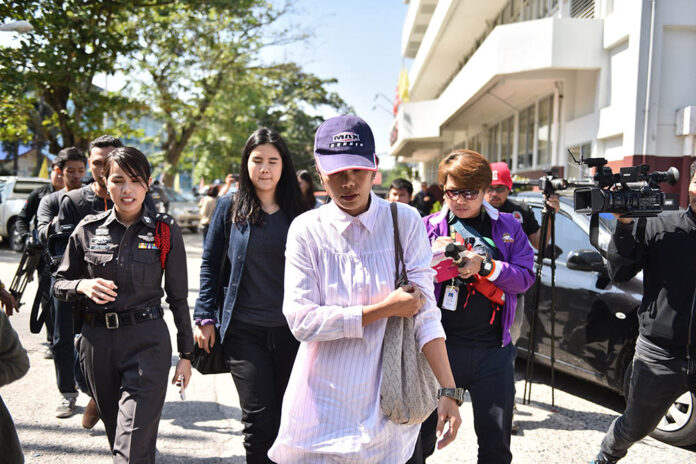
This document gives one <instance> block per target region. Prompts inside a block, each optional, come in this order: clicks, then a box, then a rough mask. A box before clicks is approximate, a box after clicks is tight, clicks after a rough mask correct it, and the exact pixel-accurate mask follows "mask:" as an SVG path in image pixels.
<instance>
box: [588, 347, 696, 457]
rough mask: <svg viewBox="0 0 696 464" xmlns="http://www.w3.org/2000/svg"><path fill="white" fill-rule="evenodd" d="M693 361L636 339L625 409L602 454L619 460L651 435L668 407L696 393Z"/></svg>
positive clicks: (615, 424)
mask: <svg viewBox="0 0 696 464" xmlns="http://www.w3.org/2000/svg"><path fill="white" fill-rule="evenodd" d="M694 371H696V361H694V360H693V359H692V360H691V361H688V360H687V359H686V358H683V357H677V356H673V355H671V354H670V353H669V351H668V350H665V349H663V348H661V347H659V346H657V345H654V344H653V343H651V342H650V341H649V340H647V339H645V338H644V337H643V336H640V337H638V341H637V342H636V352H635V355H634V356H633V371H632V374H631V384H630V387H629V392H628V397H627V398H626V410H625V411H624V413H623V414H622V415H621V416H619V417H618V418H617V419H616V420H614V422H612V424H611V425H610V426H609V431H607V434H606V435H605V436H604V440H602V445H601V451H602V453H604V454H605V455H607V457H609V458H612V459H620V458H622V457H624V456H625V455H626V452H627V451H628V448H629V447H630V446H631V445H633V444H634V443H635V442H637V441H639V440H642V439H643V438H645V437H646V436H647V435H648V434H649V433H650V432H652V431H653V430H654V429H655V427H656V426H657V424H659V423H660V420H661V419H662V417H663V416H664V415H665V413H666V412H667V410H668V409H669V407H670V405H671V404H672V403H673V402H674V401H675V400H676V399H677V398H679V397H680V396H681V395H682V394H683V393H685V392H687V391H691V392H696V373H695V372H694Z"/></svg>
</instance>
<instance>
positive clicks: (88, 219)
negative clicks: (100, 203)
mask: <svg viewBox="0 0 696 464" xmlns="http://www.w3.org/2000/svg"><path fill="white" fill-rule="evenodd" d="M110 212H111V210H107V211H100V212H98V213H96V214H88V215H87V216H85V217H84V219H82V222H84V223H88V222H94V221H98V220H99V219H104V218H105V217H106V216H108V215H109V213H110Z"/></svg>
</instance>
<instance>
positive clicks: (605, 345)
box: [511, 192, 696, 446]
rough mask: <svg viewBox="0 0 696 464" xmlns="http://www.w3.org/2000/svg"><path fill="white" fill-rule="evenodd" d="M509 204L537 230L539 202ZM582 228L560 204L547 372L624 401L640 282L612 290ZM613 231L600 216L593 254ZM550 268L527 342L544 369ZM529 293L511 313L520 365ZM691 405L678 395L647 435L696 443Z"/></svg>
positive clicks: (583, 221)
mask: <svg viewBox="0 0 696 464" xmlns="http://www.w3.org/2000/svg"><path fill="white" fill-rule="evenodd" d="M511 199H513V200H515V201H517V202H524V203H526V204H527V205H529V206H531V207H532V210H533V211H534V214H535V216H536V218H537V221H539V223H540V224H541V209H542V204H543V199H542V196H541V194H539V193H534V192H525V193H521V194H518V195H516V196H515V197H511ZM589 223H590V221H589V216H586V215H581V214H577V213H575V211H574V210H573V201H572V198H569V197H565V196H561V209H560V211H559V213H558V214H557V215H556V223H555V226H556V227H555V228H556V237H555V240H556V247H557V248H556V255H557V258H556V316H555V322H556V327H555V329H556V333H555V340H556V346H555V350H556V351H555V357H556V362H555V367H556V368H557V369H558V370H559V371H563V372H564V373H567V374H570V375H573V376H576V377H579V378H582V379H585V380H589V381H591V382H594V383H598V384H600V385H603V386H605V387H609V388H611V389H612V390H614V391H617V392H619V393H621V394H625V393H627V389H628V385H629V379H630V376H631V372H630V371H631V360H632V358H633V352H634V350H635V341H636V338H637V336H638V318H637V314H636V311H637V309H638V307H639V305H640V301H641V298H642V292H643V274H642V272H640V273H638V275H636V276H635V277H634V278H633V279H631V280H630V281H628V282H625V283H614V282H612V281H611V280H610V279H609V275H608V273H607V268H606V263H605V261H604V260H603V258H602V257H601V255H600V254H599V253H598V252H597V250H595V249H594V248H593V247H592V245H590V239H589ZM615 224H616V220H615V219H614V218H613V216H612V215H601V216H600V232H599V245H600V247H602V248H604V249H606V248H607V245H608V244H609V241H610V239H611V233H612V232H613V230H614V227H615ZM547 255H549V253H547ZM535 262H536V261H535ZM550 264H551V261H550V259H546V261H545V263H544V267H543V270H542V287H541V295H540V299H539V312H538V316H537V317H538V318H537V327H536V336H535V341H536V357H535V359H536V361H537V362H539V363H541V364H545V365H550V353H551V288H550V283H551V269H550V267H549V266H550ZM534 288H535V287H534V286H533V287H532V288H531V289H530V290H529V291H528V292H527V293H526V294H525V297H524V312H523V317H522V314H519V313H518V316H519V317H517V320H516V327H515V328H514V329H516V330H519V333H520V337H519V339H518V340H517V343H516V345H517V348H518V350H519V353H520V355H521V356H522V357H526V355H527V349H528V346H529V345H528V339H529V320H531V314H532V304H533V301H532V299H533V292H534ZM520 324H521V327H520ZM695 405H696V396H695V395H693V394H691V393H685V394H684V395H682V396H681V397H680V398H679V399H677V401H675V403H674V405H673V406H672V407H671V408H670V410H669V411H668V413H667V414H666V415H665V417H664V419H663V420H662V422H661V423H660V424H659V425H658V426H657V428H656V429H655V431H654V432H653V433H652V434H651V435H652V436H653V437H654V438H657V439H658V440H661V441H664V442H666V443H670V444H673V445H678V446H687V445H691V444H694V443H696V414H695V413H694V407H695Z"/></svg>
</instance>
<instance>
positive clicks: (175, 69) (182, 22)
mask: <svg viewBox="0 0 696 464" xmlns="http://www.w3.org/2000/svg"><path fill="white" fill-rule="evenodd" d="M287 12H288V7H287V5H280V6H278V5H277V3H274V4H270V3H269V2H267V1H264V0H235V1H230V0H168V1H167V0H111V1H108V2H97V1H86V0H16V1H6V2H4V3H2V4H0V20H3V21H5V22H7V21H13V20H27V21H29V22H30V23H31V24H32V26H33V27H34V30H33V31H32V32H31V33H28V34H22V35H21V36H20V37H21V43H20V45H19V47H17V48H0V70H2V74H3V78H2V80H0V118H2V119H0V120H1V121H2V124H0V139H5V140H8V141H15V140H21V141H26V140H29V139H31V138H35V139H37V140H40V141H47V142H48V144H49V151H51V152H53V153H56V152H57V151H58V150H59V149H60V148H62V147H63V146H70V145H75V146H78V147H80V148H83V149H84V148H86V146H87V144H88V142H89V140H90V139H92V138H94V137H95V136H97V135H100V134H102V133H110V134H114V135H117V136H119V137H122V138H128V137H129V136H138V135H139V133H138V131H135V130H133V129H132V127H131V126H132V125H133V122H134V121H137V120H138V119H139V118H140V117H142V116H149V117H151V118H154V119H155V120H158V121H161V122H162V123H163V126H164V127H163V130H162V132H161V133H160V134H158V135H157V136H156V137H154V138H151V139H150V140H146V141H149V142H151V143H154V144H155V145H156V146H157V147H159V148H160V151H159V152H156V153H154V154H153V156H152V158H151V160H152V162H153V164H154V165H155V169H157V170H159V171H164V172H165V174H166V175H165V182H166V183H168V184H169V185H171V182H172V179H173V175H174V174H175V173H176V172H182V171H191V170H193V171H194V173H195V174H196V175H202V176H205V177H208V178H212V177H224V174H225V173H226V172H230V171H237V170H238V169H239V166H238V164H239V158H240V152H241V149H242V147H243V145H244V142H245V140H246V138H247V137H248V135H249V134H250V133H251V132H252V131H254V130H255V129H256V128H257V127H259V126H261V125H265V126H269V127H272V128H274V129H276V130H278V131H279V132H281V133H282V134H283V135H284V136H285V137H286V140H287V141H288V144H289V146H290V149H291V151H292V153H293V154H294V155H295V156H296V159H297V166H298V168H300V167H307V166H308V165H309V164H310V163H311V159H312V157H311V152H312V144H313V136H314V131H315V129H316V127H317V126H318V125H319V124H320V122H321V118H320V117H318V116H316V115H315V114H313V111H315V109H316V108H318V107H322V106H323V107H330V108H332V109H334V110H338V111H343V112H345V111H349V109H348V108H347V107H346V106H345V104H344V102H343V101H342V100H341V98H340V97H339V96H338V95H336V94H335V93H333V92H330V91H329V90H327V87H328V86H330V85H331V84H333V83H334V82H335V81H334V80H332V79H326V80H325V79H320V78H318V77H316V76H313V75H311V74H308V73H304V72H303V71H302V69H301V68H300V67H299V66H298V65H296V64H294V63H280V64H274V65H262V64H260V63H261V59H260V57H261V51H262V50H263V49H264V48H265V47H268V46H274V45H283V44H287V43H291V42H294V41H298V40H303V39H304V38H305V36H304V35H303V34H302V33H298V32H297V29H296V28H293V29H290V28H288V27H285V28H284V27H282V26H281V24H285V23H286V21H284V20H282V19H283V18H284V15H286V14H287ZM116 72H122V73H124V74H125V75H126V76H127V78H128V83H127V85H126V87H125V88H124V89H123V90H122V91H120V92H105V91H104V90H103V89H100V88H98V87H96V86H94V85H93V84H92V82H93V80H94V77H95V76H96V75H98V74H101V73H105V74H107V75H112V74H114V73H116Z"/></svg>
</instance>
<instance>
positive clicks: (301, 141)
mask: <svg viewBox="0 0 696 464" xmlns="http://www.w3.org/2000/svg"><path fill="white" fill-rule="evenodd" d="M334 82H335V79H321V78H318V77H316V76H314V75H312V74H309V73H305V72H303V71H302V70H301V68H300V67H299V66H298V65H297V64H295V63H284V64H279V65H275V66H269V67H267V68H254V69H253V70H251V71H249V72H248V73H246V78H243V79H236V80H235V81H234V82H233V83H232V86H233V88H226V89H225V90H224V91H223V92H221V95H220V96H219V97H218V98H217V99H216V102H215V105H214V108H213V114H212V116H211V118H210V123H209V124H208V125H207V126H206V127H202V128H201V129H200V130H199V131H198V133H197V134H196V135H195V136H194V137H193V138H192V143H191V146H190V149H189V150H188V153H186V157H187V158H195V161H196V162H195V165H196V168H195V173H196V174H197V175H199V176H202V177H205V178H215V177H219V178H222V177H224V175H225V174H226V173H228V172H238V170H239V167H240V166H239V161H240V159H241V148H242V147H243V146H244V143H245V141H246V139H247V137H248V136H249V134H251V132H253V131H254V130H255V129H257V128H258V127H261V126H265V127H270V128H272V129H275V130H276V131H278V132H279V133H280V134H281V135H282V136H283V138H284V139H285V141H286V142H287V144H288V148H289V149H290V153H291V154H292V155H293V161H294V164H295V167H296V168H297V169H301V168H305V169H307V168H311V166H312V165H313V163H314V158H313V143H314V133H315V131H316V129H317V127H319V125H320V124H321V123H322V121H323V118H322V117H321V116H319V115H316V114H311V113H309V111H310V109H313V108H318V107H327V108H330V109H332V110H333V111H336V112H339V113H347V112H350V111H352V110H351V108H350V107H348V106H347V105H346V104H345V102H343V100H342V99H341V98H340V97H339V96H338V95H337V94H336V93H333V92H329V91H328V90H327V89H326V87H327V86H329V85H331V84H333V83H334Z"/></svg>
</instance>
